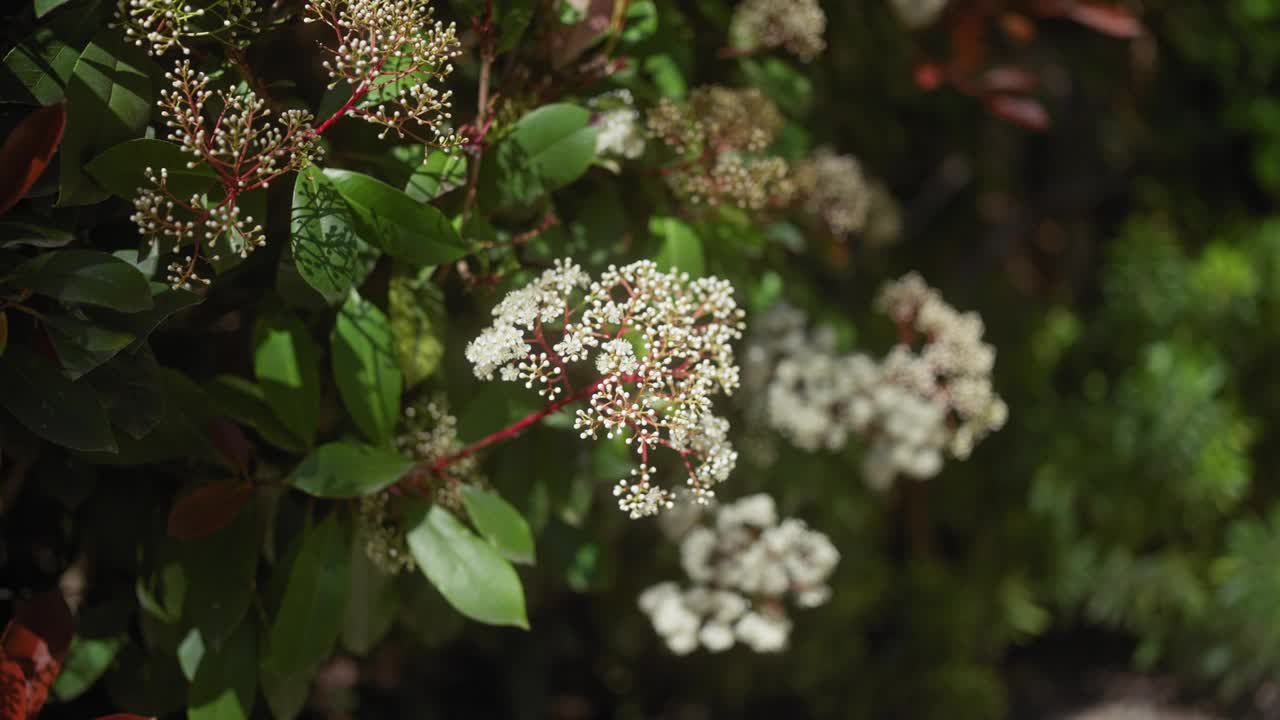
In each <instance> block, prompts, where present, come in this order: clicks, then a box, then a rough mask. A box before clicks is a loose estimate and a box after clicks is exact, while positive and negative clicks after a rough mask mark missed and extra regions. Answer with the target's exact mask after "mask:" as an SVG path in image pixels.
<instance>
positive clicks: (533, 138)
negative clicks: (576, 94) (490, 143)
mask: <svg viewBox="0 0 1280 720" xmlns="http://www.w3.org/2000/svg"><path fill="white" fill-rule="evenodd" d="M590 120H591V113H590V112H588V111H587V110H586V109H585V108H582V107H579V106H577V105H572V104H568V103H557V104H553V105H544V106H543V107H540V108H538V109H537V110H534V111H533V112H531V113H529V114H528V115H525V116H524V117H522V118H520V119H519V120H518V121H516V123H515V125H514V126H512V128H511V132H510V133H509V134H508V135H507V136H506V137H504V138H503V139H502V140H501V141H499V142H498V144H497V147H496V148H494V152H493V153H492V154H491V157H492V161H490V160H489V158H486V161H485V164H484V167H483V169H482V171H481V178H480V179H481V186H480V193H481V199H482V200H483V201H484V203H485V204H486V206H488V207H490V208H495V209H496V208H506V207H513V206H524V205H530V204H532V203H533V202H534V201H535V200H537V199H538V198H540V197H542V196H543V195H545V194H547V193H549V192H551V191H553V190H557V189H559V188H562V187H564V186H565V185H568V184H569V183H571V182H573V181H574V180H577V179H578V178H579V177H582V175H583V174H584V173H586V171H587V169H588V168H590V167H591V163H592V162H594V161H595V157H596V128H594V127H590V126H589V125H588V122H589V121H590Z"/></svg>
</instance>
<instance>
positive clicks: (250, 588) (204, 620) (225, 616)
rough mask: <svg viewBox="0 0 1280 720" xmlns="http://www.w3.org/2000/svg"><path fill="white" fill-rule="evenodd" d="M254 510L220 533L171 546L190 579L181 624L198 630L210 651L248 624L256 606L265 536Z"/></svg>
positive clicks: (186, 577)
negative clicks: (252, 606)
mask: <svg viewBox="0 0 1280 720" xmlns="http://www.w3.org/2000/svg"><path fill="white" fill-rule="evenodd" d="M250 508H252V506H249V508H246V509H245V511H242V512H240V513H239V514H238V515H236V518H235V519H234V520H233V521H231V523H230V524H228V525H227V526H226V527H224V528H222V529H220V530H218V531H217V532H214V533H211V534H209V535H205V536H204V537H199V538H191V539H187V540H169V541H168V542H170V543H172V546H173V551H174V553H175V557H176V558H177V562H178V563H180V564H181V567H182V572H183V575H184V577H185V579H186V585H187V589H186V594H185V597H184V599H183V601H182V610H183V618H184V619H185V620H186V622H188V623H189V624H190V626H192V627H195V628H197V629H198V630H200V634H201V636H202V637H203V639H204V642H205V643H206V645H207V646H208V647H210V648H213V647H218V646H220V645H221V644H222V643H223V642H224V641H225V640H226V639H227V638H229V637H230V636H231V635H232V633H233V632H234V631H235V629H236V628H237V627H239V626H242V625H244V624H245V623H244V622H242V621H244V620H245V616H246V614H247V613H248V611H249V604H250V603H251V602H252V600H253V592H254V575H255V573H256V572H257V568H258V555H259V549H260V546H261V534H260V533H259V532H258V529H257V528H258V525H257V520H258V519H257V517H255V513H253V512H251V511H250Z"/></svg>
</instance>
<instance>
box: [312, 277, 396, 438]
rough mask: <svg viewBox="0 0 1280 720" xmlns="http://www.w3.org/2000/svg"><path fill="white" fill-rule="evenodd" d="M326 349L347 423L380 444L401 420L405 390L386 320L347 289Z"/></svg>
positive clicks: (389, 326) (380, 313)
mask: <svg viewBox="0 0 1280 720" xmlns="http://www.w3.org/2000/svg"><path fill="white" fill-rule="evenodd" d="M330 350H331V357H332V360H333V378H334V381H335V382H336V383H337V385H338V394H339V395H341V396H342V403H343V405H345V406H346V408H347V412H348V413H349V414H350V415H351V419H352V420H353V421H354V422H355V424H356V427H357V428H359V429H360V432H362V433H364V436H365V437H366V438H368V439H369V440H370V441H372V442H373V443H375V444H378V445H382V444H385V443H386V442H387V440H389V439H390V437H391V433H392V431H394V430H395V426H396V420H397V419H398V418H399V416H400V393H401V391H402V390H403V386H404V379H403V378H402V376H401V373H400V366H399V365H398V364H397V363H396V351H395V341H394V339H393V337H392V335H391V323H390V322H389V321H388V320H387V316H386V315H384V314H383V313H382V311H381V310H379V309H378V307H377V306H376V305H374V304H373V303H371V302H369V301H367V300H365V299H364V298H362V297H360V295H359V294H358V293H356V291H354V290H352V291H351V293H350V295H349V296H348V297H347V301H346V302H345V303H343V305H342V309H341V310H340V311H339V312H338V320H337V322H336V323H335V324H334V327H333V335H332V338H331V341H330Z"/></svg>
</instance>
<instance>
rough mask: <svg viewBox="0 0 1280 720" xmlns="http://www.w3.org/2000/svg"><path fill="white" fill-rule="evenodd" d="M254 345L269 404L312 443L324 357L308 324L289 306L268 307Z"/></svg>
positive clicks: (258, 373) (256, 365)
mask: <svg viewBox="0 0 1280 720" xmlns="http://www.w3.org/2000/svg"><path fill="white" fill-rule="evenodd" d="M253 348H254V349H253V371H254V374H255V375H256V376H257V378H258V383H259V384H260V385H261V386H262V392H263V395H264V396H265V398H266V400H267V404H268V405H270V406H271V410H272V411H273V412H274V413H275V415H276V418H277V419H278V420H280V422H281V423H282V424H283V425H284V426H285V427H286V428H288V429H289V433H290V434H291V435H293V436H295V437H297V438H299V439H301V440H302V442H303V443H304V444H305V445H306V446H308V447H310V446H311V443H312V442H314V441H315V436H316V418H317V417H318V416H319V415H320V361H319V351H318V350H317V349H316V346H315V343H314V342H313V341H312V340H311V335H310V334H309V333H308V332H307V328H306V326H305V325H303V324H302V321H301V320H299V319H298V318H297V317H296V316H295V315H293V314H292V313H290V312H289V311H287V310H283V309H280V308H275V309H268V310H266V311H264V312H263V313H262V314H261V315H260V316H259V317H258V325H257V327H256V328H255V330H254V340H253Z"/></svg>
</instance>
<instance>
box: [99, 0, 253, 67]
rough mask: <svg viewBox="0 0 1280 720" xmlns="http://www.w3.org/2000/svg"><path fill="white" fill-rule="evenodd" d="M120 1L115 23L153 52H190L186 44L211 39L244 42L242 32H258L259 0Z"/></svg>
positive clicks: (136, 41) (129, 37) (133, 40)
mask: <svg viewBox="0 0 1280 720" xmlns="http://www.w3.org/2000/svg"><path fill="white" fill-rule="evenodd" d="M191 2H192V0H120V3H119V5H117V6H116V24H117V25H119V26H120V27H123V28H124V32H125V35H126V37H128V39H129V40H130V41H131V42H133V44H135V45H137V46H138V47H140V48H144V49H145V50H146V51H147V52H149V53H151V54H152V55H163V54H165V53H166V52H168V51H169V50H172V49H173V48H175V47H176V48H179V49H181V50H182V54H183V55H190V54H191V49H190V48H189V47H187V45H186V43H187V42H188V41H190V40H193V39H201V38H210V39H215V40H220V41H223V42H228V43H237V42H243V40H242V39H241V38H239V37H238V35H240V34H241V33H246V34H248V33H256V32H257V31H258V21H257V18H256V15H257V7H256V5H257V3H256V2H254V0H212V1H211V2H198V3H197V4H198V7H197V6H192V4H191Z"/></svg>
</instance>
